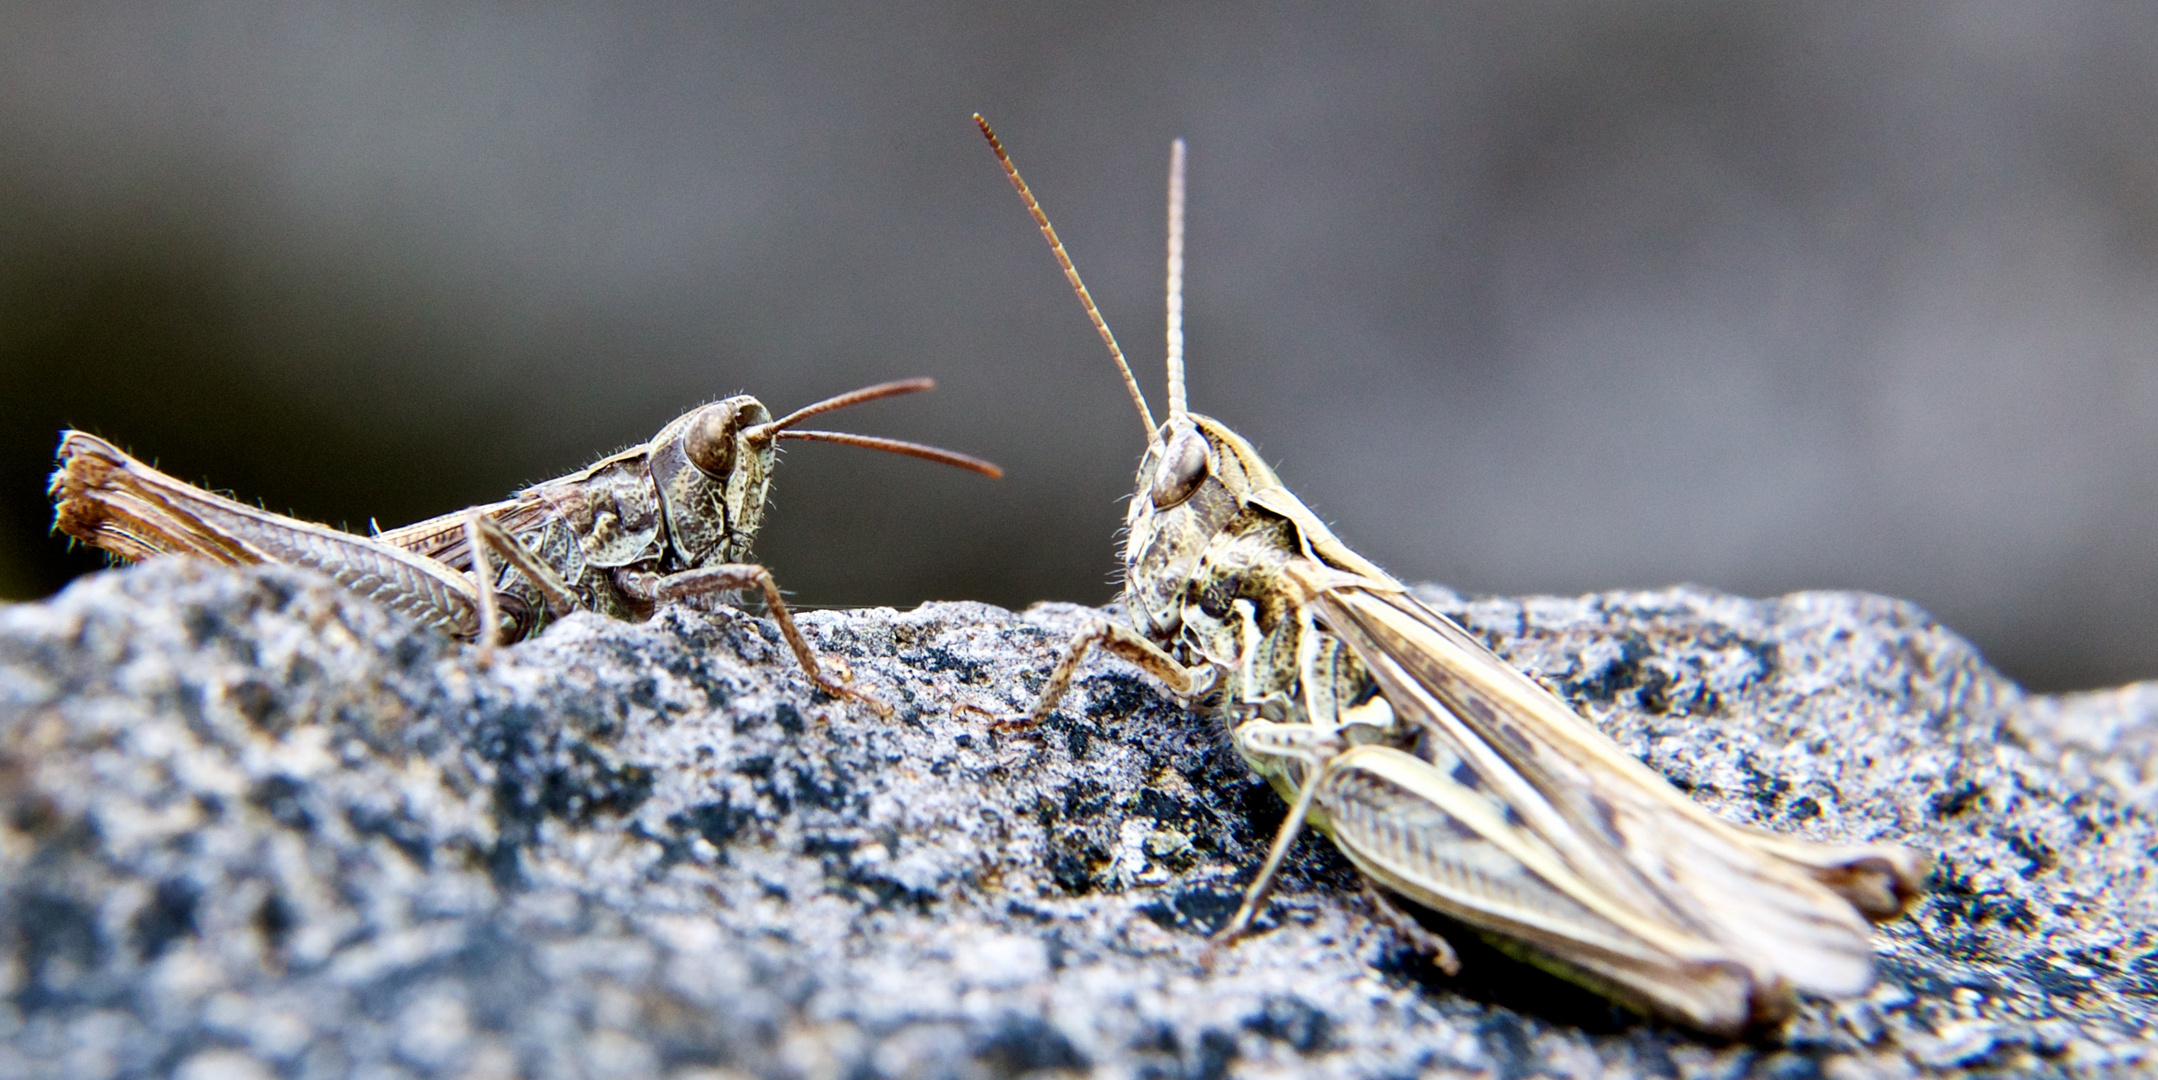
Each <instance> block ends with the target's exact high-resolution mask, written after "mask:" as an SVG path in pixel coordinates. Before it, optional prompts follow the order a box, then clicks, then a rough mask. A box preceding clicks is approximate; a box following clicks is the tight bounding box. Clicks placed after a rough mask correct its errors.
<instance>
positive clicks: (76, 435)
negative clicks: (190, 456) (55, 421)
mask: <svg viewBox="0 0 2158 1080" xmlns="http://www.w3.org/2000/svg"><path fill="white" fill-rule="evenodd" d="M58 456H59V462H60V464H59V468H58V469H57V470H56V471H55V472H54V473H53V479H52V491H53V494H54V496H55V498H56V500H57V502H58V507H57V513H56V519H55V520H56V525H57V527H58V528H60V529H61V530H62V531H63V532H66V533H68V534H69V535H71V536H76V537H79V538H82V539H85V540H90V541H91V542H93V543H96V544H97V545H98V546H99V547H103V548H105V549H107V550H109V551H112V552H115V553H117V554H120V555H122V556H123V557H125V558H129V559H138V560H139V559H146V558H149V557H151V556H155V555H193V556H197V557H199V558H206V559H211V560H213V561H216V562H220V563H224V564H226V565H228V566H247V565H253V564H257V563H287V564H291V565H295V566H305V567H308V568H310V569H313V570H316V571H318V572H321V573H324V574H328V575H329V576H330V577H331V578H333V579H335V580H336V581H337V583H338V584H340V585H343V586H344V587H345V588H348V589H350V590H352V591H353V592H356V593H359V594H361V595H363V596H368V597H371V598H373V599H375V600H377V601H379V602H381V603H383V604H385V605H387V606H388V607H390V608H391V609H392V610H395V611H400V612H403V613H404V614H406V615H409V616H411V617H412V618H414V619H416V620H418V621H420V622H423V623H427V624H429V625H432V626H436V627H440V628H441V629H442V630H444V631H446V632H448V633H450V634H453V635H456V636H459V637H464V638H470V637H472V636H474V634H475V633H476V632H477V630H478V627H479V615H478V611H477V609H476V607H475V603H476V601H475V599H474V595H473V586H472V583H471V582H470V581H468V580H466V579H465V577H464V576H463V575H461V574H458V573H456V572H455V571H453V570H450V569H449V568H447V567H445V566H442V565H441V564H439V563H436V562H435V561H433V560H431V559H428V558H425V557H422V556H419V555H414V554H411V553H409V552H406V551H404V550H400V549H399V548H397V547H394V546H392V545H389V544H384V543H380V542H378V541H375V540H372V539H369V538H367V537H362V536H354V535H352V534H351V533H347V532H342V531H339V530H337V529H332V528H328V527H326V526H322V525H315V524H312V523H310V522H305V521H300V520H298V519H297V518H289V517H285V516H283V515H281V514H272V513H270V512H268V511H266V510H260V509H257V508H255V507H252V506H248V505H246V504H245V503H241V502H236V501H234V500H232V499H227V498H225V497H223V496H220V495H214V494H211V493H210V492H207V491H204V490H202V489H201V488H198V487H195V486H194V485H192V484H187V483H183V482H181V481H179V480H176V479H174V478H172V477H170V476H167V475H165V474H164V473H161V472H158V471H157V470H156V469H153V468H151V467H149V466H148V465H145V464H143V463H142V462H140V461H137V460H135V459H134V458H132V457H130V456H128V455H127V454H126V453H123V452H122V451H121V450H120V449H119V448H117V447H115V446H113V445H112V444H111V443H108V442H106V441H105V440H103V439H100V438H97V437H96V436H94V435H88V434H85V433H83V432H80V431H71V432H68V433H67V434H66V436H64V437H63V438H62V440H61V443H60V449H59V454H58ZM93 538H94V539H93Z"/></svg>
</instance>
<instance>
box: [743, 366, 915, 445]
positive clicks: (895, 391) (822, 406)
mask: <svg viewBox="0 0 2158 1080" xmlns="http://www.w3.org/2000/svg"><path fill="white" fill-rule="evenodd" d="M936 388H937V380H935V379H900V380H898V381H897V382H888V383H878V384H877V385H875V386H865V387H862V388H861V389H860V390H849V391H847V392H846V393H844V394H837V395H834V396H832V397H828V398H825V399H824V400H823V401H820V402H817V403H816V404H814V405H804V406H802V407H801V408H799V409H796V410H794V411H793V412H791V413H788V414H787V415H785V416H782V417H780V418H779V419H777V420H773V421H770V422H768V423H763V424H758V425H757V426H755V427H752V428H749V429H747V430H745V431H743V432H742V437H743V438H745V439H748V440H749V441H750V442H753V443H758V442H763V441H765V440H766V439H769V438H772V437H773V436H775V435H777V434H779V433H780V432H782V431H785V430H787V429H788V428H791V427H793V426H794V425H796V424H799V423H801V422H802V421H804V420H807V419H809V418H810V417H812V416H816V415H818V414H819V413H828V412H831V411H832V410H834V409H844V408H846V407H848V406H850V405H860V404H862V403H863V402H865V401H877V400H880V399H882V398H888V397H899V396H901V395H903V394H919V393H922V392H923V391H925V390H934V389H936Z"/></svg>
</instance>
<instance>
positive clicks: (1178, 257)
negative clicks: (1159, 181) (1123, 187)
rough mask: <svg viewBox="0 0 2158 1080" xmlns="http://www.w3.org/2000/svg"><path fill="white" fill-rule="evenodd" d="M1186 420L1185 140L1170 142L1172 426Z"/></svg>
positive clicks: (1170, 412) (1170, 396) (1170, 367)
mask: <svg viewBox="0 0 2158 1080" xmlns="http://www.w3.org/2000/svg"><path fill="white" fill-rule="evenodd" d="M1183 420H1184V140H1182V139H1178V140H1176V141H1175V142H1172V143H1170V144H1169V427H1170V429H1171V430H1175V429H1176V428H1178V427H1180V426H1181V425H1182V423H1183Z"/></svg>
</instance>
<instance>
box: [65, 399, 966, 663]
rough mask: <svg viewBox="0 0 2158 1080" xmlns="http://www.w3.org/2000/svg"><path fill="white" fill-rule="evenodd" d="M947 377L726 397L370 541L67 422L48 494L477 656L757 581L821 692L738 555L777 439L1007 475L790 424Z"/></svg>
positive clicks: (769, 586)
mask: <svg viewBox="0 0 2158 1080" xmlns="http://www.w3.org/2000/svg"><path fill="white" fill-rule="evenodd" d="M935 385H936V383H935V382H934V381H932V380H930V379H908V380H902V381H899V382H890V383H882V384H879V385H876V386H870V387H865V388H863V389H860V390H855V391H852V392H850V393H845V394H840V395H838V396H836V397H832V398H827V399H825V400H823V401H820V402H817V403H816V404H814V405H810V406H807V407H804V408H801V409H797V410H796V411H794V412H792V413H789V414H787V415H786V416H783V417H780V418H779V419H777V420H774V419H772V414H771V412H770V410H768V409H766V408H765V407H764V405H763V403H761V402H759V401H758V400H757V399H756V398H753V397H750V396H748V395H746V394H744V395H738V396H735V397H730V398H727V399H726V400H724V401H720V402H716V403H714V404H710V405H705V406H703V407H701V408H698V409H694V410H691V411H690V412H688V413H685V414H683V415H682V416H680V417H677V418H676V419H675V420H674V422H673V423H670V424H668V425H667V426H666V427H664V428H661V429H660V431H659V434H657V435H655V436H653V437H652V439H651V441H649V442H646V443H643V444H640V445H637V446H632V447H630V448H629V449H627V450H623V451H621V452H620V453H617V454H611V455H609V456H607V457H604V458H601V459H600V460H598V461H596V462H593V463H592V464H591V465H588V466H586V467H585V468H583V469H580V470H578V471H577V472H573V473H571V474H569V475H567V476H562V477H557V478H556V479H553V480H548V481H546V482H544V483H539V484H534V485H532V486H531V487H528V488H526V489H524V490H523V491H520V492H518V493H517V494H515V495H513V496H511V497H510V498H508V499H505V500H503V501H501V502H497V503H489V504H487V505H485V506H475V507H471V508H469V509H466V510H461V511H457V512H455V513H450V514H444V515H442V516H440V517H436V518H430V519H428V520H426V521H422V522H419V523H417V524H413V525H407V526H404V527H403V528H399V529H392V530H390V531H388V532H377V533H376V534H375V535H373V536H360V535H357V534H354V533H348V532H344V531H342V530H338V529H332V528H329V527H327V526H323V525H316V524H313V523H311V522H306V521H300V520H297V519H294V518H289V517H285V516H283V515H280V514H273V513H269V512H267V511H264V510H260V509H257V508H255V507H252V506H248V505H246V504H244V503H239V502H235V501H233V500H231V499H227V498H224V497H223V496H220V495H216V494H212V493H211V492H208V491H205V490H203V489H201V488H199V487H196V486H194V485H193V484H189V483H186V482H184V481H181V480H176V479H174V478H173V477H170V476H167V475H165V474H164V473H161V472H158V471H157V470H155V469H153V468H151V467H149V466H148V465H145V464H143V463H142V462H140V461H137V460H135V459H134V458H132V457H129V456H128V455H127V454H125V453H123V452H121V451H120V450H119V449H118V448H116V447H114V446H113V445H112V444H111V443H108V442H106V441H105V440H103V439H100V438H98V437H97V436H95V435H90V434H87V433H85V432H81V431H66V432H63V433H61V436H60V447H59V449H58V451H56V456H57V457H58V459H59V467H58V468H57V469H56V470H55V471H54V472H53V475H52V483H51V486H50V489H49V494H51V495H52V497H53V500H54V514H53V528H54V529H56V530H57V531H59V532H63V533H66V534H67V535H68V536H70V537H73V538H74V539H77V540H80V541H83V542H84V543H88V544H92V545H95V546H97V547H100V548H103V549H105V550H106V551H108V552H111V553H112V554H114V555H116V556H118V557H120V558H122V559H127V560H140V559H146V558H150V557H151V556H155V555H168V554H177V555H194V556H198V557H201V558H207V559H210V560H212V561H214V562H220V563H224V564H226V565H229V566H244V565H252V564H257V563H284V564H287V565H292V566H305V567H309V568H311V569H314V570H318V571H321V572H322V573H325V574H328V575H329V576H330V577H331V578H333V579H335V580H336V581H337V582H338V584H340V585H343V586H345V587H346V588H348V589H351V590H352V591H354V592H357V593H360V594H362V595H365V596H369V597H372V598H374V599H376V600H378V601H380V602H382V603H383V604H385V605H386V606H388V607H390V608H391V609H393V610H396V611H400V612H403V613H404V614H406V615H408V616H411V617H412V618H414V619H417V620H418V621H420V622H422V623H425V624H428V625H431V626H434V627H436V628H438V629H440V630H442V631H444V632H446V633H448V634H449V635H450V636H451V637H454V638H457V639H460V640H464V641H477V642H478V643H479V646H480V649H481V659H482V662H483V663H484V662H486V661H487V660H488V659H489V658H491V657H492V655H493V649H494V648H495V645H496V643H497V642H508V641H517V640H521V639H523V638H525V637H527V636H530V635H531V634H533V633H535V632H536V631H537V630H538V629H539V628H540V626H541V625H543V624H544V623H545V622H546V620H547V619H548V618H549V617H550V616H554V617H559V616H562V615H567V614H569V613H570V612H571V611H575V610H586V611H597V612H601V613H603V614H606V615H610V616H613V617H615V618H619V619H642V618H645V617H647V616H649V615H650V614H651V613H652V610H653V608H654V607H656V606H657V605H658V604H659V603H660V602H662V601H666V600H678V599H693V598H700V597H709V596H713V595H715V594H722V593H730V592H735V591H739V590H743V589H751V588H754V589H756V590H758V591H759V592H761V593H762V594H763V596H764V602H765V606H766V608H767V609H768V610H769V611H770V612H771V615H772V620H773V621H774V622H776V623H778V624H779V629H780V632H781V633H782V634H784V635H785V636H786V641H787V645H788V647H789V648H790V649H792V650H793V652H794V655H795V658H796V659H797V660H799V661H800V662H801V665H802V670H803V672H805V673H806V674H808V675H809V677H810V678H811V679H812V680H814V681H815V682H816V683H817V684H818V685H819V686H822V687H824V688H825V689H826V690H829V691H832V692H835V693H837V692H850V693H851V691H848V690H847V689H846V686H845V684H844V683H842V682H841V681H839V680H837V679H835V678H833V677H831V676H828V675H827V674H825V672H824V670H823V669H822V668H821V667H820V666H819V665H818V663H817V656H816V653H815V652H813V651H811V649H810V647H809V643H808V641H807V640H805V639H804V638H803V637H802V633H801V631H800V630H799V629H798V628H796V626H795V624H794V618H793V616H792V615H791V614H789V612H788V611H787V605H786V604H785V603H784V602H783V601H782V600H781V599H780V595H779V588H778V586H777V585H775V584H774V583H773V581H772V575H771V572H770V571H768V570H766V569H765V568H764V567H762V566H759V565H757V564H755V563H749V562H745V561H744V560H745V559H747V558H748V557H749V548H750V542H751V541H752V540H754V539H755V538H756V535H757V528H758V526H759V525H761V524H762V523H763V520H764V502H765V495H766V492H767V490H768V488H769V486H770V484H771V472H772V466H773V465H774V464H775V463H776V462H777V459H778V443H779V440H781V439H806V440H814V441H820V442H837V443H846V444H849V445H852V446H864V447H868V448H870V449H873V450H885V451H890V452H892V453H899V454H907V455H911V456H913V457H920V458H926V459H928V460H930V461H937V462H942V463H944V464H946V465H954V466H957V467H959V468H963V469H970V470H973V471H975V472H978V473H982V474H984V475H987V476H992V477H995V476H1001V475H1003V472H1002V470H1000V469H998V468H997V467H996V466H995V465H992V464H990V463H988V462H986V461H982V460H979V459H977V458H972V457H968V456H967V455H965V454H959V453H954V452H952V451H950V450H941V449H938V448H936V447H932V446H922V445H920V444H917V443H911V442H903V441H901V440H898V439H884V438H876V437H872V436H868V435H854V434H848V433H845V432H835V431H808V430H802V429H799V428H796V427H795V425H796V424H799V423H801V422H802V421H804V420H806V419H808V418H810V417H812V416H816V415H819V414H821V413H827V412H831V411H832V410H834V409H842V408H846V407H847V406H850V405H859V404H861V403H863V402H866V401H875V400H878V399H880V398H888V397H896V396H898V395H901V394H912V393H918V392H921V391H924V390H929V389H931V388H933V387H934V386H935ZM496 558H499V559H500V560H501V561H502V564H503V565H502V566H500V567H499V568H498V567H497V566H496V565H495V563H494V559H496ZM855 696H857V697H859V696H861V695H855ZM865 700H866V699H865Z"/></svg>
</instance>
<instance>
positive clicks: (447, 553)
mask: <svg viewBox="0 0 2158 1080" xmlns="http://www.w3.org/2000/svg"><path fill="white" fill-rule="evenodd" d="M473 509H474V510H478V511H480V512H481V513H483V514H486V515H488V516H489V517H492V518H494V519H495V521H496V523H497V524H500V525H501V526H502V527H503V528H504V529H507V530H509V532H510V533H511V535H515V534H517V533H521V532H523V531H524V530H526V529H528V528H530V527H531V526H533V525H535V524H537V523H538V522H539V520H540V519H541V517H542V516H544V515H545V513H546V511H547V506H546V504H545V503H542V502H540V501H538V500H535V499H523V498H517V499H504V500H503V501H501V502H497V503H488V504H487V505H485V506H477V507H473ZM468 513H471V511H470V510H459V511H457V512H456V513H452V514H443V515H442V516H440V517H431V518H428V519H427V520H425V521H416V522H413V523H412V524H410V525H403V526H399V527H398V528H395V529H391V530H389V531H387V532H380V533H376V534H375V537H374V538H375V539H376V540H379V541H381V542H383V543H385V544H388V545H390V546H391V547H396V548H402V549H404V550H405V551H409V552H411V553H413V554H414V555H424V556H426V557H427V558H430V559H433V560H435V561H436V562H439V563H442V564H444V565H446V566H451V567H454V568H456V569H459V570H470V569H472V548H471V545H470V544H468V543H467V542H466V540H465V515H466V514H468Z"/></svg>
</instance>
